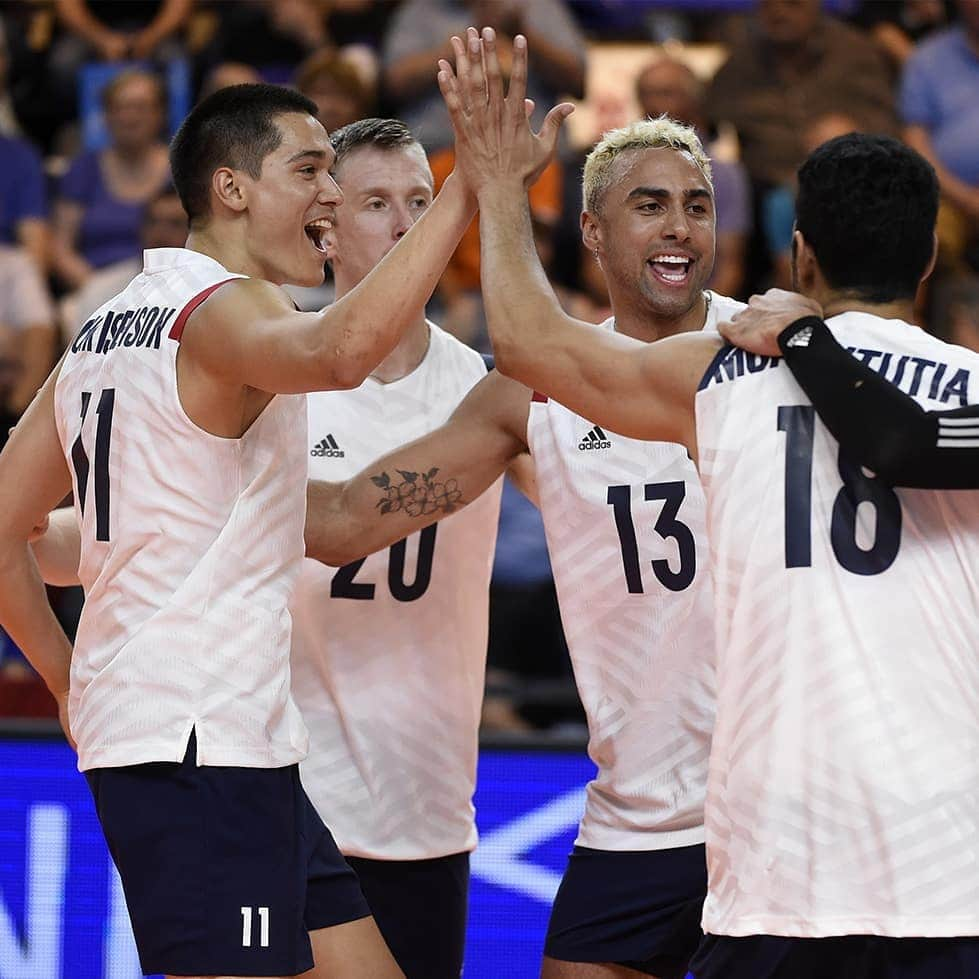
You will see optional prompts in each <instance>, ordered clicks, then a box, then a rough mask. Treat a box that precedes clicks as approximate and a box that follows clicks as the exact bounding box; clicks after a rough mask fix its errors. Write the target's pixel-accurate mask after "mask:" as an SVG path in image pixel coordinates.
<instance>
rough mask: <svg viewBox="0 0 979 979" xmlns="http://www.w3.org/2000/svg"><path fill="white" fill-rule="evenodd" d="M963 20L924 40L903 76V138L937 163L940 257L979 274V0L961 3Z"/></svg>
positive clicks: (933, 163) (961, 18)
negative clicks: (940, 200) (961, 262)
mask: <svg viewBox="0 0 979 979" xmlns="http://www.w3.org/2000/svg"><path fill="white" fill-rule="evenodd" d="M958 10H959V17H960V20H961V22H960V23H959V24H958V25H956V26H954V27H950V28H948V29H947V30H944V31H941V32H939V33H938V34H935V35H934V36H932V37H930V38H929V39H928V40H926V41H924V42H922V44H921V46H920V47H919V48H918V49H917V50H916V51H915V52H914V54H912V55H911V57H910V58H909V59H908V61H907V63H906V65H905V69H904V75H903V77H902V80H901V100H900V102H901V119H902V121H903V123H904V126H905V130H904V138H905V140H906V141H907V142H908V143H909V144H910V145H911V146H913V147H914V148H915V149H916V150H918V151H919V152H920V153H921V154H922V155H923V156H924V157H926V158H927V159H928V161H929V162H930V163H931V164H932V165H933V166H934V167H935V171H936V172H937V174H938V180H939V183H940V185H941V189H942V195H943V198H944V202H943V203H944V205H945V206H944V207H943V209H942V212H941V213H940V216H939V224H938V227H939V239H940V241H941V244H942V246H943V247H942V249H940V258H941V260H943V261H944V260H947V259H948V258H949V257H950V256H951V257H952V258H953V260H956V261H958V260H960V259H962V258H964V259H965V261H966V262H967V263H968V264H970V265H971V266H972V268H973V269H975V270H976V271H979V2H976V0H960V2H959V4H958Z"/></svg>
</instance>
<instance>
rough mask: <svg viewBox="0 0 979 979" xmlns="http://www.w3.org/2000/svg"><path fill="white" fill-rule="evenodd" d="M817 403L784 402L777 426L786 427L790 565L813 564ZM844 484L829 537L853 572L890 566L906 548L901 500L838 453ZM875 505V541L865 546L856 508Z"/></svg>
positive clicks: (787, 553)
mask: <svg viewBox="0 0 979 979" xmlns="http://www.w3.org/2000/svg"><path fill="white" fill-rule="evenodd" d="M814 425H815V412H814V410H813V408H812V405H783V406H782V407H781V408H779V409H778V430H779V431H780V432H785V566H786V567H787V568H809V567H811V566H812V451H813V441H814V436H815V429H814ZM837 466H838V468H839V472H840V479H842V480H843V486H842V488H841V489H840V491H839V493H837V494H836V500H835V501H834V502H833V516H832V520H831V523H830V542H831V543H832V546H833V554H834V556H835V557H836V560H837V561H838V562H839V563H840V565H841V567H843V568H845V569H846V570H847V571H850V572H852V573H853V574H861V575H872V574H880V573H881V572H882V571H886V570H887V569H888V568H889V567H890V566H891V565H892V564H893V563H894V560H895V558H896V557H897V552H898V550H899V549H900V547H901V501H900V500H899V499H898V498H897V494H896V493H895V492H894V490H892V489H891V488H890V487H889V486H886V485H885V484H884V483H882V482H881V481H880V480H879V479H875V478H874V477H873V476H867V475H866V474H865V473H864V471H863V470H862V469H861V468H860V466H856V465H854V464H853V463H851V462H849V461H848V460H847V459H844V458H843V456H842V454H841V455H840V456H839V459H838V461H837ZM861 503H868V504H870V505H871V506H873V508H874V511H875V513H876V521H875V529H874V541H873V544H871V546H870V547H869V548H867V549H866V550H865V549H864V548H862V547H860V545H859V544H858V543H857V508H858V507H859V506H860V504H861Z"/></svg>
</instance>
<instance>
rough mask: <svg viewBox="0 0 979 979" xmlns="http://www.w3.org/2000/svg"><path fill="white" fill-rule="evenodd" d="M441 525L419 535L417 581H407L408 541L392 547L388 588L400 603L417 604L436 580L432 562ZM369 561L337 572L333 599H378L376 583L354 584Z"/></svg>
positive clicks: (434, 525)
mask: <svg viewBox="0 0 979 979" xmlns="http://www.w3.org/2000/svg"><path fill="white" fill-rule="evenodd" d="M436 530H438V524H432V525H431V526H430V527H426V528H425V529H424V530H422V531H421V532H420V533H419V535H418V561H417V563H416V565H415V580H414V581H412V582H411V583H408V582H406V581H405V559H406V557H407V553H408V545H407V543H406V542H405V540H399V541H398V542H397V543H396V544H392V545H391V556H390V558H389V560H388V588H390V589H391V594H392V595H393V596H394V597H395V598H396V599H397V600H398V601H399V602H413V601H415V600H416V599H418V598H421V597H422V595H424V594H425V592H426V591H428V586H429V583H430V582H431V580H432V562H433V560H434V557H435V531H436ZM366 560H367V558H365V557H362V558H360V559H359V560H358V561H351V562H350V564H345V565H344V566H343V567H342V568H339V569H337V573H336V574H335V575H334V576H333V580H332V581H331V582H330V598H353V599H359V600H360V601H370V600H371V599H372V598H373V597H374V584H373V582H368V581H354V578H355V577H356V575H357V572H358V571H359V570H360V569H361V567H363V564H364V562H365V561H366Z"/></svg>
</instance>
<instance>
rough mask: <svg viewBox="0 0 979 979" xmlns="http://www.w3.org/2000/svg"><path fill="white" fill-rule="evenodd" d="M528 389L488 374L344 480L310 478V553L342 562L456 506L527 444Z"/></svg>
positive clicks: (479, 491)
mask: <svg viewBox="0 0 979 979" xmlns="http://www.w3.org/2000/svg"><path fill="white" fill-rule="evenodd" d="M529 405H530V391H528V390H527V389H526V388H525V387H523V385H520V384H517V383H516V382H515V381H512V380H510V379H509V378H506V377H503V376H502V375H501V374H499V373H498V372H497V371H491V372H490V373H489V374H487V375H486V377H484V378H483V379H482V380H481V381H480V382H479V383H478V384H477V385H476V386H475V387H474V388H473V389H472V391H470V393H469V394H468V395H467V397H466V399H465V400H464V401H463V402H462V403H461V404H460V405H459V407H458V408H457V409H456V410H455V412H454V413H453V414H452V417H451V418H450V419H449V420H448V421H447V422H446V423H445V424H444V425H443V426H442V427H441V428H438V429H436V430H435V431H434V432H430V433H429V434H428V435H425V436H423V437H422V438H420V439H416V440H415V441H414V442H411V443H409V444H408V445H406V446H403V447H402V448H400V449H397V450H395V451H394V452H391V453H389V454H388V455H386V456H384V457H383V458H381V459H379V460H377V461H376V462H374V463H372V464H371V465H370V466H367V467H366V468H365V469H364V470H363V471H362V472H360V473H358V474H357V475H356V476H353V477H352V478H350V479H348V480H347V481H346V482H342V483H326V482H320V481H313V480H311V481H310V483H309V487H308V491H307V496H306V555H307V556H308V557H311V558H315V559H316V560H318V561H322V562H323V563H324V564H329V565H332V566H334V567H335V566H339V565H343V564H347V563H349V562H350V561H353V560H355V559H356V558H359V557H363V556H364V555H365V554H372V553H373V552H374V551H377V550H380V549H381V548H383V547H387V546H388V545H390V544H393V543H394V542H395V541H398V540H401V538H402V537H406V536H407V535H408V534H411V533H414V532H415V531H416V530H421V529H422V528H423V527H427V526H428V525H429V524H432V523H435V522H436V521H437V520H441V519H442V518H443V517H445V516H448V515H449V514H450V513H455V512H456V511H457V510H460V509H462V507H464V506H466V505H467V504H469V503H472V501H473V500H475V499H476V498H477V497H479V496H480V494H482V493H483V492H484V491H485V490H486V489H487V488H488V487H489V486H490V485H491V484H492V483H493V482H494V481H495V480H496V479H498V478H499V477H500V476H501V475H502V474H503V473H504V471H505V470H506V469H507V467H508V466H510V464H511V463H512V462H513V461H514V460H515V459H517V458H518V457H520V456H521V454H522V453H525V452H526V451H527V444H526V431H527V413H528V411H529Z"/></svg>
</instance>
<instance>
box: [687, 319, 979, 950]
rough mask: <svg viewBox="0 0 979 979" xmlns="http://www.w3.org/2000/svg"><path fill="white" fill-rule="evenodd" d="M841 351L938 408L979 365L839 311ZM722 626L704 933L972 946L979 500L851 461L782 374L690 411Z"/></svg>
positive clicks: (950, 349) (954, 398)
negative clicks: (907, 483) (898, 482)
mask: <svg viewBox="0 0 979 979" xmlns="http://www.w3.org/2000/svg"><path fill="white" fill-rule="evenodd" d="M829 326H830V329H831V330H832V332H833V334H834V335H835V336H836V337H837V339H838V340H839V341H840V342H841V343H842V344H844V345H845V346H848V347H849V348H850V349H851V350H852V351H853V352H854V354H855V356H857V357H859V358H861V359H862V360H863V361H864V362H865V363H867V364H868V365H869V366H870V367H871V368H873V369H876V370H878V371H879V372H880V373H881V374H883V375H884V376H885V377H887V378H888V379H889V380H891V381H893V382H894V383H895V384H897V385H898V387H900V388H901V389H902V390H903V391H905V392H906V393H908V394H910V395H911V396H912V397H913V398H914V399H915V400H916V401H917V402H918V403H919V404H920V405H922V406H923V407H926V408H929V409H938V408H957V407H959V406H960V405H962V404H966V403H972V404H974V403H975V402H976V401H977V400H979V355H977V354H975V353H972V352H971V351H967V350H965V349H964V348H962V347H956V346H951V345H949V344H946V343H942V342H941V341H939V340H937V339H935V338H934V337H931V336H929V335H928V334H926V333H925V332H924V331H923V330H920V329H918V328H917V327H914V326H910V325H909V324H907V323H904V322H901V321H898V320H889V321H888V320H883V319H880V318H878V317H875V316H871V315H869V314H866V313H857V312H852V313H844V314H842V315H840V316H836V317H834V318H832V319H831V320H829ZM697 438H698V442H699V446H700V465H701V473H702V479H703V481H704V487H705V491H706V493H707V499H708V507H709V510H708V525H709V527H710V541H711V551H712V565H713V568H714V585H715V595H716V599H715V602H716V607H717V640H718V650H719V667H718V713H717V724H716V728H715V732H714V741H713V748H712V754H711V762H710V777H709V784H708V806H707V845H708V860H709V869H710V892H709V895H708V898H707V903H706V905H705V908H704V927H705V930H706V931H709V932H712V933H715V934H720V935H748V934H756V933H765V934H773V935H791V936H803V937H821V936H828V935H844V934H873V935H889V936H924V937H940V936H954V935H979V843H977V840H979V710H977V705H979V657H977V655H976V650H977V640H976V635H977V633H976V630H977V623H979V578H977V569H979V495H977V494H976V493H974V492H961V491H960V492H949V491H944V492H936V491H923V490H903V489H899V490H897V491H895V490H892V489H890V488H888V487H886V486H884V485H882V484H881V482H880V481H879V480H877V479H875V478H874V477H873V474H871V473H868V472H867V471H866V470H863V469H862V468H860V467H859V466H854V465H852V464H851V463H850V462H848V461H847V460H846V459H842V458H840V454H839V447H838V445H837V443H836V442H835V441H834V440H833V439H832V437H831V436H830V435H829V434H828V432H827V431H826V429H825V428H824V427H823V425H822V423H821V422H820V421H819V419H818V418H817V417H815V416H814V412H813V408H812V406H811V404H810V403H809V401H808V399H807V398H806V397H805V395H804V394H803V392H802V390H801V389H800V388H799V386H798V385H797V384H796V383H795V380H794V379H793V377H792V374H791V372H790V371H789V370H788V368H787V367H786V366H785V365H784V364H783V363H782V362H781V360H778V359H771V358H766V357H755V356H753V355H751V354H745V353H744V352H743V351H740V350H732V349H731V348H730V347H728V348H725V349H724V350H722V351H721V352H720V353H719V354H718V357H717V358H715V361H714V363H713V365H712V366H711V368H710V369H709V370H708V371H707V373H706V375H705V377H704V380H703V381H702V383H701V390H700V393H699V394H698V396H697Z"/></svg>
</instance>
